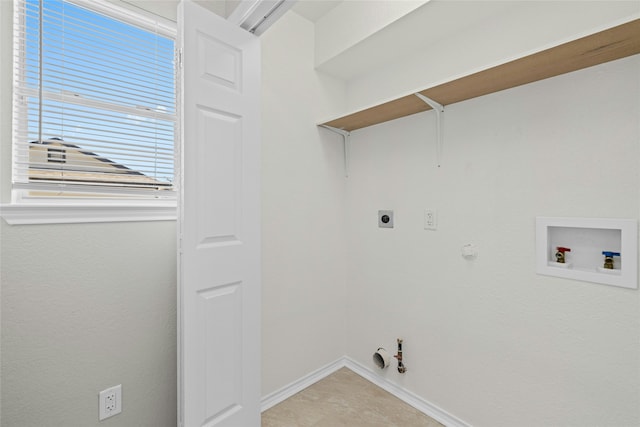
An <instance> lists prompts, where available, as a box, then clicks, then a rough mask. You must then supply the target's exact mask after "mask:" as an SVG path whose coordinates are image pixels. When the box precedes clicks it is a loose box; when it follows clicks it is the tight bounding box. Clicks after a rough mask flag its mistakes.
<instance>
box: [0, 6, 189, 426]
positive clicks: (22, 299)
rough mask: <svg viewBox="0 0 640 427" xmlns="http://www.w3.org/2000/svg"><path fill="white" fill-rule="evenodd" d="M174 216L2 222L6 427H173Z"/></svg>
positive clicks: (3, 127)
mask: <svg viewBox="0 0 640 427" xmlns="http://www.w3.org/2000/svg"><path fill="white" fill-rule="evenodd" d="M11 22H12V2H11V1H7V0H0V71H1V74H0V88H1V90H0V111H1V112H2V113H1V114H0V182H1V185H0V189H1V194H0V200H1V201H2V202H7V201H8V200H9V198H10V195H9V192H10V182H11V178H10V177H11V175H10V172H11V166H10V161H11V61H12V53H11V40H12V24H11ZM175 234H176V230H175V224H174V223H173V222H150V223H117V224H80V225H37V226H9V225H7V224H6V222H4V220H0V263H1V265H0V290H1V292H0V295H1V313H2V318H1V320H2V322H1V327H2V335H1V336H2V339H1V346H2V359H1V367H0V369H1V378H2V389H1V392H2V393H1V396H0V408H1V410H2V425H3V426H7V427H9V426H20V427H21V426H36V425H41V426H52V425H61V426H62V425H64V426H80V425H81V426H94V425H95V426H98V425H104V424H105V422H103V423H99V421H98V392H99V391H100V390H103V389H105V388H107V387H110V386H113V385H116V384H122V395H123V400H124V402H123V412H122V413H121V414H120V415H117V416H115V417H113V418H111V419H109V421H108V423H109V425H111V426H123V427H125V426H126V427H129V426H167V427H169V426H175V423H176V418H177V417H176V398H177V397H176V239H175Z"/></svg>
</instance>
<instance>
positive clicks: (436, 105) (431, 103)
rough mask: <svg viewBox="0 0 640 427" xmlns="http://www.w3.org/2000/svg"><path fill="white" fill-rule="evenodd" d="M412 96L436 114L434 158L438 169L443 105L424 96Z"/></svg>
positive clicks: (440, 152) (440, 161) (441, 139)
mask: <svg viewBox="0 0 640 427" xmlns="http://www.w3.org/2000/svg"><path fill="white" fill-rule="evenodd" d="M414 95H415V96H417V97H418V98H420V99H421V100H422V101H424V102H425V103H426V104H427V105H429V106H430V107H431V108H433V111H435V112H436V158H437V162H438V167H440V164H441V163H442V146H443V134H442V128H443V121H444V105H442V104H440V103H438V102H436V101H434V100H433V99H431V98H428V97H426V96H424V95H423V94H421V93H414Z"/></svg>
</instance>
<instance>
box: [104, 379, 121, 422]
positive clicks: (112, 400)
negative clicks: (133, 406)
mask: <svg viewBox="0 0 640 427" xmlns="http://www.w3.org/2000/svg"><path fill="white" fill-rule="evenodd" d="M120 412H122V384H118V385H117V386H114V387H111V388H108V389H106V390H102V391H101V392H100V421H102V420H104V419H105V418H109V417H112V416H114V415H117V414H119V413H120Z"/></svg>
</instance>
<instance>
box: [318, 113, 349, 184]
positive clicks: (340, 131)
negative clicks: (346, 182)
mask: <svg viewBox="0 0 640 427" xmlns="http://www.w3.org/2000/svg"><path fill="white" fill-rule="evenodd" d="M318 126H320V127H321V128H325V129H327V130H330V131H331V132H334V133H337V134H338V135H342V144H343V145H342V148H343V150H344V176H345V178H349V143H350V137H351V132H349V131H346V130H344V129H338V128H334V127H333V126H328V125H318Z"/></svg>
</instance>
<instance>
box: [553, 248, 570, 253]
mask: <svg viewBox="0 0 640 427" xmlns="http://www.w3.org/2000/svg"><path fill="white" fill-rule="evenodd" d="M556 250H557V251H558V252H562V253H565V252H571V248H565V247H563V246H558V247H557V248H556Z"/></svg>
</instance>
